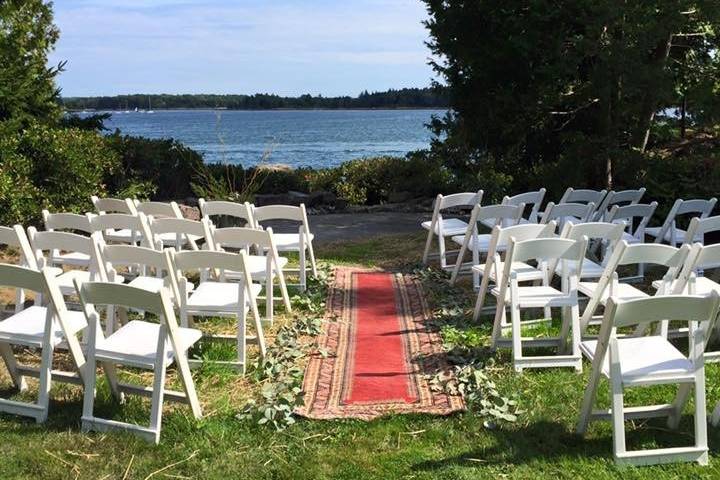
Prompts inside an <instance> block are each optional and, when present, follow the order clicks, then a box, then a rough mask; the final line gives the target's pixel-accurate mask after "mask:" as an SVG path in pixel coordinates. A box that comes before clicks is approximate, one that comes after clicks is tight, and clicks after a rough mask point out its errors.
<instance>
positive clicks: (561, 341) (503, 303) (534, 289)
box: [491, 237, 587, 372]
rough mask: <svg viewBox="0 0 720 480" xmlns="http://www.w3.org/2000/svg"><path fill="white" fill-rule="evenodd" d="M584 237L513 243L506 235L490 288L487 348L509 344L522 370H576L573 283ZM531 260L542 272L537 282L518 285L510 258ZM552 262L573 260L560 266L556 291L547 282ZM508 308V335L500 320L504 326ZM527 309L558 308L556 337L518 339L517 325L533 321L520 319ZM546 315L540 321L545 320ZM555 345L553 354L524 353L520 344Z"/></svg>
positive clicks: (578, 368)
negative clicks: (493, 303)
mask: <svg viewBox="0 0 720 480" xmlns="http://www.w3.org/2000/svg"><path fill="white" fill-rule="evenodd" d="M586 247H587V238H583V239H582V240H579V241H574V240H568V239H567V238H535V239H531V240H523V241H521V242H516V241H514V239H513V238H512V237H511V238H510V242H509V245H508V251H507V256H506V257H505V262H504V269H503V273H502V278H501V279H500V282H498V286H497V287H495V288H494V289H493V290H492V292H491V293H492V294H493V296H495V298H496V299H497V310H496V314H495V323H494V325H493V334H492V344H491V346H492V348H493V349H495V348H500V347H510V348H511V349H512V356H513V368H514V369H515V371H516V372H522V371H523V370H524V369H525V368H547V367H572V368H574V369H575V370H576V371H578V372H580V371H582V357H581V355H580V350H579V347H580V325H579V320H580V314H579V306H578V295H577V284H578V275H579V274H580V273H581V268H582V259H583V258H584V257H585V249H586ZM528 260H535V261H537V262H538V264H539V269H540V270H541V271H542V272H543V279H542V285H533V286H520V282H519V275H518V272H516V271H514V270H513V269H512V265H513V263H515V262H527V261H528ZM556 261H560V262H561V263H563V264H567V263H569V262H574V263H575V264H576V265H577V267H576V268H568V267H567V265H565V266H564V267H563V268H562V272H563V278H562V285H561V287H560V289H557V288H554V287H552V286H551V285H550V280H551V279H552V276H553V272H552V271H550V265H551V264H554V263H555V262H556ZM508 307H509V308H510V330H511V336H510V338H508V337H505V336H503V326H504V325H503V324H506V320H505V316H506V312H505V311H506V308H508ZM529 308H533V309H535V308H542V309H543V310H545V311H547V309H549V308H560V309H561V312H562V325H561V328H560V334H559V336H557V337H542V338H535V337H523V336H522V327H523V325H532V324H535V323H537V321H534V320H530V321H525V320H522V321H521V310H522V309H529ZM549 320H550V319H548V318H547V315H546V318H543V319H540V321H541V322H547V321H549ZM568 337H569V338H570V353H569V354H563V353H561V352H564V351H565V349H566V342H567V339H568ZM524 347H525V348H527V347H555V348H557V350H558V354H557V355H533V356H529V355H526V354H525V352H524V350H523V348H524Z"/></svg>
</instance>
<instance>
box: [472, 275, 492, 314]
mask: <svg viewBox="0 0 720 480" xmlns="http://www.w3.org/2000/svg"><path fill="white" fill-rule="evenodd" d="M491 268H492V267H491ZM473 274H475V273H473ZM489 284H490V275H487V274H483V277H482V281H481V282H480V290H478V294H477V300H476V301H475V311H474V312H473V321H475V322H477V321H478V320H480V315H481V314H482V309H483V306H485V295H487V291H488V286H489Z"/></svg>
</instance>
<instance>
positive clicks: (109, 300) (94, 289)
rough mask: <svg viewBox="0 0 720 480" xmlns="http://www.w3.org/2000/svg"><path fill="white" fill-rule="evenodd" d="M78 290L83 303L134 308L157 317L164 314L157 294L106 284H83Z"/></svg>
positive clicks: (127, 286)
mask: <svg viewBox="0 0 720 480" xmlns="http://www.w3.org/2000/svg"><path fill="white" fill-rule="evenodd" d="M80 289H81V291H82V298H83V301H84V303H88V304H93V305H116V306H122V307H127V308H135V309H138V310H144V311H147V312H151V313H154V314H155V315H158V316H159V315H164V314H165V310H164V307H163V303H162V299H161V297H160V295H158V293H157V292H149V291H147V290H143V289H141V288H137V287H131V286H130V285H122V284H114V283H107V282H84V283H83V284H82V286H81V287H80Z"/></svg>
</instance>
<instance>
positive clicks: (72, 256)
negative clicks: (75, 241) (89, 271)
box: [50, 252, 90, 267]
mask: <svg viewBox="0 0 720 480" xmlns="http://www.w3.org/2000/svg"><path fill="white" fill-rule="evenodd" d="M50 262H51V263H54V264H57V265H76V266H79V267H87V266H88V265H90V255H88V254H86V253H82V252H67V253H60V254H58V255H55V256H53V257H52V258H51V259H50Z"/></svg>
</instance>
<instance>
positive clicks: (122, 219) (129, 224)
mask: <svg viewBox="0 0 720 480" xmlns="http://www.w3.org/2000/svg"><path fill="white" fill-rule="evenodd" d="M88 219H89V220H90V229H91V230H92V232H93V233H95V232H99V233H100V234H101V235H102V237H103V238H104V239H105V242H107V243H120V244H126V245H143V246H146V247H150V246H152V235H150V227H149V225H148V218H147V217H146V216H145V214H143V213H137V212H135V214H127V213H106V214H103V215H90V214H88Z"/></svg>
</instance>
